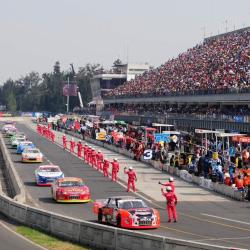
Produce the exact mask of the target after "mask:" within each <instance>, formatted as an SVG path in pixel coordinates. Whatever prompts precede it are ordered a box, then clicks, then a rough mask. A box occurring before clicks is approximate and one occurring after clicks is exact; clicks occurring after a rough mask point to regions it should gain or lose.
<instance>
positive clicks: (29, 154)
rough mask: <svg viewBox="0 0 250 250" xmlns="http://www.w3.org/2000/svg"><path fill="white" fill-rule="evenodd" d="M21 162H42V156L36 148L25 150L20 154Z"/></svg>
mask: <svg viewBox="0 0 250 250" xmlns="http://www.w3.org/2000/svg"><path fill="white" fill-rule="evenodd" d="M22 162H43V154H42V153H41V152H40V150H39V149H38V148H25V149H24V151H23V152H22Z"/></svg>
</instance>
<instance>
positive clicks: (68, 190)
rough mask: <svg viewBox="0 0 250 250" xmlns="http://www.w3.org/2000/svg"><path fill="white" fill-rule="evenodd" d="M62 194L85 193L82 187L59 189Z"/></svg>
mask: <svg viewBox="0 0 250 250" xmlns="http://www.w3.org/2000/svg"><path fill="white" fill-rule="evenodd" d="M61 188H62V190H63V191H64V192H69V193H79V192H83V191H85V188H84V187H61Z"/></svg>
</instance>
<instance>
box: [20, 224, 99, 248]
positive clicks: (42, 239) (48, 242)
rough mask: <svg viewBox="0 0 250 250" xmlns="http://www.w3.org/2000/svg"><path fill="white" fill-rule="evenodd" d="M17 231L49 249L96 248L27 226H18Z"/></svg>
mask: <svg viewBox="0 0 250 250" xmlns="http://www.w3.org/2000/svg"><path fill="white" fill-rule="evenodd" d="M16 232H17V233H19V234H21V235H23V236H24V237H26V238H27V239H29V240H31V241H33V242H35V243H36V244H38V245H40V246H43V247H45V248H47V249H49V250H94V248H90V247H84V246H80V245H77V244H74V243H71V242H68V241H63V240H61V239H58V238H56V237H53V236H50V235H48V234H45V233H43V232H40V231H38V230H35V229H32V228H30V227H26V226H17V227H16Z"/></svg>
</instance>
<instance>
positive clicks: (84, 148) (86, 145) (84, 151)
mask: <svg viewBox="0 0 250 250" xmlns="http://www.w3.org/2000/svg"><path fill="white" fill-rule="evenodd" d="M88 150H89V147H88V144H87V143H85V145H84V147H83V153H84V161H85V162H87V156H88Z"/></svg>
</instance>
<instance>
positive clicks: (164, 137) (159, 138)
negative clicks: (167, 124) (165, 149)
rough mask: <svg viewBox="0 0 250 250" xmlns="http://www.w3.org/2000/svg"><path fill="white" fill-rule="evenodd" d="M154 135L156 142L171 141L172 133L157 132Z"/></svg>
mask: <svg viewBox="0 0 250 250" xmlns="http://www.w3.org/2000/svg"><path fill="white" fill-rule="evenodd" d="M154 136H155V142H160V141H164V142H170V134H160V133H156V134H155V135H154Z"/></svg>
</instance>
